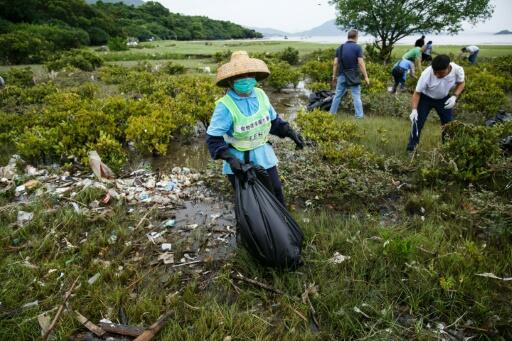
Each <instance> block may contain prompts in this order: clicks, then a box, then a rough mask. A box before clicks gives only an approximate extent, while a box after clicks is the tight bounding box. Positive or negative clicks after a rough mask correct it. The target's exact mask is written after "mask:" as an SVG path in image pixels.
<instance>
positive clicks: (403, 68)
mask: <svg viewBox="0 0 512 341" xmlns="http://www.w3.org/2000/svg"><path fill="white" fill-rule="evenodd" d="M408 73H410V74H411V77H412V78H416V71H415V69H414V63H413V62H411V61H410V60H408V59H400V60H399V61H398V62H396V64H395V65H394V66H393V69H391V75H393V80H394V82H395V84H394V85H393V87H392V88H391V90H390V92H391V93H392V94H394V93H396V90H397V88H398V85H399V84H400V90H402V89H403V88H404V86H405V81H406V80H407V74H408Z"/></svg>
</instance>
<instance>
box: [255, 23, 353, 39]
mask: <svg viewBox="0 0 512 341" xmlns="http://www.w3.org/2000/svg"><path fill="white" fill-rule="evenodd" d="M252 29H254V30H255V31H256V32H260V33H262V34H263V36H265V37H276V36H280V37H282V36H288V37H312V36H317V37H318V36H341V35H344V34H345V31H343V30H341V29H340V28H339V27H338V26H336V20H335V19H332V20H329V21H327V22H325V23H323V24H322V25H320V26H317V27H314V28H312V29H310V30H307V31H302V32H295V33H290V32H284V31H280V30H276V29H273V28H256V27H254V28H252Z"/></svg>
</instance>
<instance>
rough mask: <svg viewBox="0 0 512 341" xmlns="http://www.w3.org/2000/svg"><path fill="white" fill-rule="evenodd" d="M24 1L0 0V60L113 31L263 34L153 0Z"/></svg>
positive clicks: (32, 55)
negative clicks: (172, 9)
mask: <svg viewBox="0 0 512 341" xmlns="http://www.w3.org/2000/svg"><path fill="white" fill-rule="evenodd" d="M110 1H111V2H112V1H114V0H110ZM125 1H126V2H128V3H131V4H136V3H138V2H139V0H137V1H134V0H125ZM25 2H26V1H25V0H12V1H11V0H0V8H2V11H1V12H0V46H2V48H1V49H0V63H5V64H19V63H40V62H42V61H44V60H47V59H48V58H50V57H51V56H52V55H53V54H54V52H55V51H59V50H68V49H71V48H80V47H82V46H84V45H104V44H107V42H108V41H109V40H110V38H112V37H123V38H126V37H135V38H138V39H139V40H140V41H148V40H152V39H157V40H158V39H162V40H163V39H175V40H215V39H250V38H261V37H262V35H261V34H260V33H258V32H255V31H254V30H251V29H247V28H244V27H242V26H240V25H237V24H234V23H231V22H227V21H219V20H212V19H209V18H207V17H200V16H186V15H181V14H176V13H171V12H170V11H169V10H168V9H167V8H165V7H164V6H163V5H161V4H160V3H158V2H154V1H148V2H144V3H142V5H140V6H137V7H134V6H132V5H126V4H124V3H106V2H105V1H102V2H98V3H96V4H93V5H89V4H87V3H86V2H84V0H66V1H62V0H31V6H26V4H25Z"/></svg>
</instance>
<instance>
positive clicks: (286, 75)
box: [266, 62, 301, 91]
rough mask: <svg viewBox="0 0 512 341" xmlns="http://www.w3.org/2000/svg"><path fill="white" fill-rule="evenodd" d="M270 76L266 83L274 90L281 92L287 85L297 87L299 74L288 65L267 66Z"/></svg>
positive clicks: (271, 64)
mask: <svg viewBox="0 0 512 341" xmlns="http://www.w3.org/2000/svg"><path fill="white" fill-rule="evenodd" d="M268 68H269V70H270V76H269V77H268V78H267V80H266V82H267V83H268V85H270V86H271V87H272V88H274V89H275V90H278V91H279V90H281V89H284V88H285V87H287V86H288V85H289V84H293V86H294V87H295V86H297V84H298V83H299V81H300V78H301V74H300V72H299V71H297V70H295V69H293V68H292V67H291V66H290V64H288V63H286V62H274V63H270V64H269V65H268Z"/></svg>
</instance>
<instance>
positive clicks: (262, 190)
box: [235, 163, 304, 269]
mask: <svg viewBox="0 0 512 341" xmlns="http://www.w3.org/2000/svg"><path fill="white" fill-rule="evenodd" d="M264 182H265V184H264ZM235 192H236V200H235V214H236V219H237V223H238V228H239V233H240V237H241V241H242V244H243V245H244V246H245V248H246V249H247V250H248V251H249V253H250V254H251V255H252V256H253V257H254V258H256V259H257V260H258V261H260V262H261V263H262V264H264V265H266V266H270V267H275V268H279V269H294V268H296V267H298V266H299V265H301V264H302V259H301V251H302V240H303V239H304V235H303V233H302V231H301V229H300V227H299V225H298V224H297V223H296V222H295V220H294V219H293V218H292V216H291V215H290V213H289V212H288V211H287V210H286V207H284V206H283V205H282V204H281V203H280V202H279V201H278V200H277V199H276V197H275V196H274V194H273V193H272V185H271V182H270V179H269V177H268V174H267V173H266V171H265V169H263V168H262V167H260V166H255V165H253V164H251V163H248V164H245V165H244V174H243V175H239V176H236V177H235Z"/></svg>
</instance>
